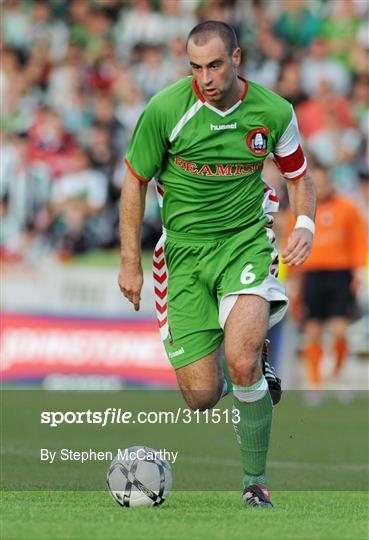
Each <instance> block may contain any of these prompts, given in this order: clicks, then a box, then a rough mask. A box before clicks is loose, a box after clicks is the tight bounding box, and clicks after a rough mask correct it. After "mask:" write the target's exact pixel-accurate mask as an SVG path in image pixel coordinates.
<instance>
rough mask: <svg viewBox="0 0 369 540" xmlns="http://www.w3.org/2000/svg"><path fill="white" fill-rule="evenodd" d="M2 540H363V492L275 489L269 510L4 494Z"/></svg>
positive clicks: (230, 503) (223, 496)
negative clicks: (129, 504) (135, 505)
mask: <svg viewBox="0 0 369 540" xmlns="http://www.w3.org/2000/svg"><path fill="white" fill-rule="evenodd" d="M2 499H3V516H4V518H3V522H2V527H1V538H2V540H23V539H24V540H33V539H35V540H36V539H37V540H43V539H45V540H59V539H60V540H69V539H70V540H72V539H73V540H84V539H86V540H93V539H94V540H100V539H101V540H102V539H107V538H108V539H111V540H114V539H118V538H119V539H121V538H127V539H132V540H136V539H137V540H141V539H142V538H150V540H166V539H171V540H172V539H173V538H175V539H176V540H188V539H191V540H202V539H204V540H205V539H206V540H208V539H214V540H217V539H219V540H224V539H230V540H238V539H240V540H241V539H242V540H244V539H245V538H250V539H255V540H279V539H281V540H282V539H283V540H284V539H293V540H300V539H301V540H302V539H306V540H315V539H322V540H329V539H332V540H333V539H337V538H340V540H344V539H352V538H355V540H361V539H363V540H364V539H367V538H368V519H367V518H368V515H367V513H368V494H367V493H365V492H342V493H341V492H327V491H325V492H320V491H316V492H311V491H310V492H307V491H299V492H274V493H273V501H274V503H275V505H276V507H275V509H274V510H262V509H253V508H250V509H248V508H244V507H243V506H242V502H241V496H240V493H239V492H219V491H210V492H173V493H172V494H171V495H170V497H169V498H168V500H167V501H166V502H165V503H164V504H163V505H162V506H160V507H156V508H121V507H119V506H118V505H117V504H115V503H114V501H113V500H112V499H111V498H110V496H109V494H108V493H104V492H78V493H77V492H6V493H4V494H3V497H2Z"/></svg>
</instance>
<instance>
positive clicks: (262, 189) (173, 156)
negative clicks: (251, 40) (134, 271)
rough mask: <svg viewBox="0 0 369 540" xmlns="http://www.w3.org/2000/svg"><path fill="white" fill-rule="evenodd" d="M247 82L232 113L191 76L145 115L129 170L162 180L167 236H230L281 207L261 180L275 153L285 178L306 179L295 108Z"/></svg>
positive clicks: (141, 177) (159, 189) (163, 95)
mask: <svg viewBox="0 0 369 540" xmlns="http://www.w3.org/2000/svg"><path fill="white" fill-rule="evenodd" d="M242 80H243V79H242ZM243 82H244V85H245V86H244V93H243V95H242V96H241V98H240V99H239V101H237V103H235V104H234V105H233V106H232V107H231V108H230V109H228V110H227V111H221V110H219V109H217V108H216V107H214V106H212V105H210V104H209V103H207V101H206V100H205V98H204V97H203V96H202V95H201V93H200V91H199V90H198V87H197V85H196V82H195V81H194V80H193V79H192V77H186V78H185V79H182V80H180V81H178V82H177V83H175V84H173V85H171V86H169V87H168V88H166V89H164V90H163V91H161V92H159V93H158V94H157V95H156V96H154V97H153V98H152V99H151V101H150V102H149V104H148V106H147V108H146V109H145V111H144V112H143V114H142V115H141V117H140V119H139V121H138V123H137V126H136V129H135V131H134V134H133V137H132V140H131V143H130V146H129V149H128V152H127V155H126V164H127V166H128V167H129V169H130V170H131V172H132V173H133V174H134V176H135V177H136V178H137V179H138V180H140V181H143V182H148V181H149V180H150V179H151V178H155V179H156V182H157V193H158V196H159V204H160V207H161V217H162V221H163V225H164V227H165V228H166V229H168V230H170V231H174V232H179V233H194V234H201V235H208V234H210V235H211V234H214V233H215V234H216V233H218V232H230V233H232V232H236V231H238V230H242V229H244V228H246V227H249V226H251V225H252V224H254V223H256V222H257V221H258V220H260V219H262V218H263V215H264V214H266V213H267V212H266V210H267V208H266V206H267V205H266V197H267V198H268V196H269V200H268V202H269V203H272V204H273V203H274V204H276V202H277V201H276V200H274V201H273V196H271V197H270V195H271V194H270V190H269V188H267V187H266V185H265V183H264V182H263V181H262V178H261V173H262V169H263V163H264V160H265V159H266V157H267V156H268V155H269V154H270V153H271V152H272V153H273V154H274V158H275V160H276V162H277V165H278V166H279V168H280V169H281V171H282V173H283V174H284V176H285V178H286V179H288V180H294V179H296V178H299V177H301V176H302V175H303V174H304V173H305V169H306V160H305V158H304V155H303V153H302V150H301V147H300V143H299V133H298V127H297V122H296V117H295V114H294V112H293V109H292V106H291V104H290V103H289V102H287V101H286V100H285V99H283V98H282V97H280V96H278V95H277V94H275V93H274V92H272V91H271V90H269V89H267V88H265V87H263V86H261V85H259V84H256V83H254V82H247V81H244V80H243ZM273 211H276V208H274V209H273Z"/></svg>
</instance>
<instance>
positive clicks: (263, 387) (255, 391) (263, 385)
mask: <svg viewBox="0 0 369 540" xmlns="http://www.w3.org/2000/svg"><path fill="white" fill-rule="evenodd" d="M259 382H260V385H259V386H258V387H257V388H255V385H252V386H250V387H249V388H252V390H248V387H247V386H246V387H244V386H236V385H233V395H234V397H236V398H237V399H238V400H239V401H242V402H243V403H254V402H255V401H260V400H261V399H263V397H264V396H265V394H266V393H267V392H268V383H267V380H266V378H265V377H264V375H263V376H262V378H261V379H260V381H259Z"/></svg>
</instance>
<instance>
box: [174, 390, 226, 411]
mask: <svg viewBox="0 0 369 540" xmlns="http://www.w3.org/2000/svg"><path fill="white" fill-rule="evenodd" d="M183 396H184V398H185V400H186V403H187V405H188V406H189V407H190V409H192V410H193V411H206V410H207V409H211V408H212V407H214V405H216V404H217V403H218V401H219V399H220V397H221V392H218V391H215V392H214V391H206V390H194V391H190V392H183Z"/></svg>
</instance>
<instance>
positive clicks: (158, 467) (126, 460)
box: [106, 446, 172, 507]
mask: <svg viewBox="0 0 369 540" xmlns="http://www.w3.org/2000/svg"><path fill="white" fill-rule="evenodd" d="M160 454H161V452H159V451H158V450H154V449H153V448H149V447H148V446H131V447H130V448H126V449H125V450H119V451H118V454H117V455H116V457H115V458H114V459H113V461H112V464H111V465H110V467H109V470H108V472H107V477H106V483H107V486H108V489H109V491H110V493H111V495H112V497H113V499H114V500H115V501H116V502H117V503H118V504H120V506H130V507H133V506H159V504H162V503H163V502H164V501H165V499H166V498H167V497H168V495H169V492H170V490H171V489H172V468H171V466H170V464H169V463H168V461H166V460H165V459H162V458H161V457H160Z"/></svg>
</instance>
